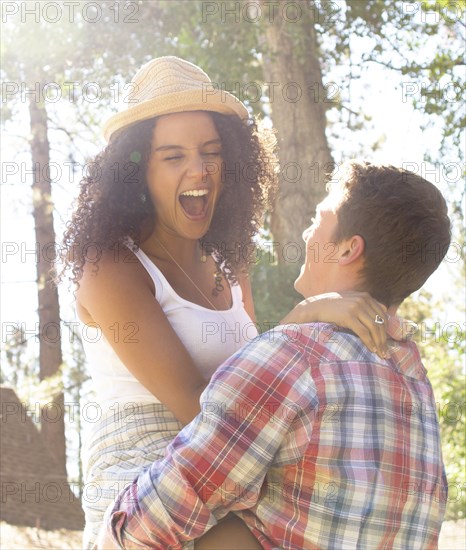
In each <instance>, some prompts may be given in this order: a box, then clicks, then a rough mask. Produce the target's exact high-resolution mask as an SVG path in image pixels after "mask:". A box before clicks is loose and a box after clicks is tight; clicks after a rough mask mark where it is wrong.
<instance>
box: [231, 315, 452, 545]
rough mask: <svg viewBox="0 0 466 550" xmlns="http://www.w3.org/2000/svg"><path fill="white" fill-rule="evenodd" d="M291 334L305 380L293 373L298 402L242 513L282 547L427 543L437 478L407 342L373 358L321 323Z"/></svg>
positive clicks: (434, 442)
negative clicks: (256, 496)
mask: <svg viewBox="0 0 466 550" xmlns="http://www.w3.org/2000/svg"><path fill="white" fill-rule="evenodd" d="M299 328H300V330H299V332H296V331H294V332H293V331H291V332H288V335H289V340H290V341H289V342H288V343H287V346H291V347H296V349H297V350H299V353H300V354H302V359H300V360H299V363H300V369H299V370H301V369H302V368H304V369H307V372H308V375H309V376H308V377H305V376H302V375H301V376H298V377H297V379H296V381H295V389H298V388H299V389H298V392H299V393H301V394H302V395H303V396H304V398H305V402H306V403H307V406H305V407H302V406H300V411H299V414H298V415H297V417H296V418H295V419H294V421H293V422H292V424H291V426H290V430H289V433H288V434H287V436H286V437H285V438H284V440H283V445H282V446H281V447H280V448H279V449H278V452H277V453H276V455H275V458H274V460H273V463H272V466H271V467H270V468H269V470H268V472H267V475H266V477H265V484H264V487H263V489H262V496H261V498H260V500H259V502H258V503H257V505H256V506H255V507H253V508H251V509H249V510H246V511H244V512H242V513H241V517H242V518H243V519H244V520H245V521H246V522H247V523H248V524H249V525H253V524H254V522H255V521H257V520H258V521H259V522H263V524H266V525H267V526H268V528H269V529H270V533H267V537H268V538H269V540H270V542H271V543H272V544H277V543H278V544H279V546H280V547H283V548H306V549H307V548H313V547H317V548H332V549H336V548H371V549H372V548H379V547H380V548H410V549H413V548H431V547H435V546H436V542H437V538H438V534H439V531H440V527H441V521H442V518H443V515H444V508H445V501H446V479H445V476H444V469H443V463H442V459H441V456H442V454H441V448H440V436H439V428H438V422H437V418H436V412H435V399H434V396H433V393H432V388H431V385H430V382H429V381H428V379H427V376H426V371H425V369H424V367H423V366H422V364H421V362H420V358H419V354H418V351H417V348H416V346H415V344H413V343H411V342H393V345H392V346H391V357H390V358H389V359H388V360H386V361H382V360H381V359H380V358H378V357H377V356H376V355H375V354H373V353H371V352H370V351H369V350H367V348H366V347H365V346H363V345H362V344H361V341H360V340H359V339H358V338H357V337H356V336H353V335H351V334H346V333H343V332H333V330H332V327H331V326H330V325H325V324H311V325H301V326H300V327H299ZM278 330H279V331H281V329H278ZM285 334H286V333H285ZM279 337H283V336H279ZM305 363H307V366H305ZM306 386H307V387H306ZM297 403H298V401H297ZM300 404H301V400H300ZM255 518H257V520H256V519H255ZM255 534H257V536H258V537H259V538H260V536H259V533H258V532H256V533H255ZM285 541H289V543H288V545H287V544H286V543H285ZM262 542H263V543H264V546H265V547H267V544H266V543H265V540H262Z"/></svg>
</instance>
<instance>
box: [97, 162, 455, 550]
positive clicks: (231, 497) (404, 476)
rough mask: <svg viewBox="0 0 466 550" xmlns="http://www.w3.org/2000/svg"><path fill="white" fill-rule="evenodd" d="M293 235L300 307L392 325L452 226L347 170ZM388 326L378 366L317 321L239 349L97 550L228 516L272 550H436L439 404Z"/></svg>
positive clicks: (421, 183)
mask: <svg viewBox="0 0 466 550" xmlns="http://www.w3.org/2000/svg"><path fill="white" fill-rule="evenodd" d="M303 237H304V239H305V241H306V260H305V264H304V265H303V267H302V269H301V273H300V275H299V277H298V278H297V280H296V282H295V288H296V289H297V290H298V291H299V292H300V293H301V294H302V295H303V296H304V297H309V296H313V295H315V294H318V293H324V292H339V291H343V290H365V291H367V292H369V293H370V294H371V295H372V296H373V297H375V298H376V299H377V300H379V301H380V302H382V303H383V304H385V305H386V306H387V307H388V314H389V315H390V316H391V318H392V319H393V316H394V315H395V312H396V310H397V307H398V306H399V304H400V303H401V302H402V301H403V300H404V299H405V298H406V297H407V296H408V295H409V294H411V293H412V292H414V291H415V290H417V289H418V288H420V287H421V286H422V285H423V284H424V282H425V280H426V279H427V278H428V277H429V275H430V274H431V273H432V272H433V271H434V270H435V269H436V268H437V267H438V265H439V264H440V262H441V260H442V258H443V256H444V255H445V253H446V251H447V247H448V245H449V242H450V222H449V219H448V216H447V207H446V204H445V201H444V199H443V197H442V196H441V194H440V192H439V191H438V190H437V189H436V188H435V187H434V186H433V185H432V184H430V183H429V182H427V181H426V180H424V179H422V178H420V177H419V176H416V175H414V174H411V173H409V172H403V171H401V170H399V169H396V168H393V167H390V166H385V167H383V166H382V167H381V166H374V165H371V164H368V163H356V162H352V163H349V164H348V165H347V166H346V168H345V171H344V174H343V176H342V177H341V178H340V179H339V180H338V181H337V182H334V183H333V184H332V185H331V187H330V191H329V194H328V196H327V198H326V199H325V200H324V201H323V202H322V203H320V204H319V205H318V207H317V214H316V218H315V219H314V220H313V221H312V225H311V226H310V227H309V228H308V229H306V231H305V232H304V234H303ZM374 322H375V323H382V322H384V319H383V318H381V317H379V316H378V315H376V316H375V317H374ZM390 330H391V328H390V323H389V326H388V331H389V335H390V336H391V337H392V339H391V340H390V357H388V358H387V359H385V360H383V359H380V358H379V357H378V356H377V355H376V354H374V353H372V352H370V351H369V350H368V349H366V348H365V346H364V345H363V344H362V343H361V341H360V340H359V339H358V338H357V337H356V336H355V335H353V334H352V333H348V331H340V330H339V329H335V328H334V327H333V330H332V327H331V326H330V325H325V324H320V323H312V324H303V325H297V326H293V327H286V326H283V327H277V328H275V329H274V330H273V331H271V332H269V333H265V334H263V335H262V336H261V337H260V338H259V339H258V340H257V341H255V342H252V343H250V344H249V345H247V346H245V347H244V348H243V349H242V350H241V351H239V352H238V353H237V354H235V355H234V356H233V357H231V358H230V359H229V360H227V361H226V362H225V363H224V364H223V365H222V366H221V367H220V368H219V369H218V371H217V372H216V373H215V375H214V377H213V378H212V380H211V382H210V384H209V386H208V387H207V388H206V390H205V392H204V393H203V395H202V398H201V410H202V413H201V414H200V415H198V416H197V417H196V418H195V419H194V420H193V422H192V423H191V424H189V425H188V426H186V427H185V428H184V429H183V430H182V431H181V432H180V434H179V435H178V437H177V438H176V439H175V440H174V442H173V443H172V444H171V445H170V446H169V448H168V450H167V454H166V457H165V458H164V460H162V461H158V462H154V463H153V465H152V466H151V467H150V468H149V469H148V470H146V471H145V472H144V473H142V474H141V475H140V476H139V478H138V479H137V480H136V481H135V482H134V483H133V484H132V485H131V486H130V487H129V488H127V489H126V490H125V491H123V492H122V493H121V494H120V496H119V498H118V499H117V501H116V504H115V506H114V508H113V510H109V511H108V513H107V531H106V534H105V537H106V539H105V542H104V543H103V546H104V547H105V548H107V547H109V546H111V545H113V546H114V547H118V548H121V547H123V548H180V547H181V545H182V544H184V543H187V542H188V541H192V540H194V539H196V538H198V537H201V536H202V535H203V534H204V533H206V532H207V531H208V530H209V529H210V528H211V527H213V526H214V525H215V524H216V523H217V522H218V521H219V520H220V519H222V518H223V517H225V516H226V515H227V514H228V513H229V512H231V511H233V512H235V513H236V514H237V515H238V516H239V517H240V518H241V519H242V520H243V521H244V522H245V523H246V525H247V526H248V527H249V529H250V530H251V532H252V533H253V535H254V536H255V537H256V538H257V539H258V541H259V542H260V543H261V544H262V546H263V547H264V548H268V549H271V548H276V547H279V548H286V549H314V548H328V549H331V550H335V549H338V548H366V549H370V550H372V549H374V548H400V549H408V548H409V549H410V550H412V549H415V548H435V547H436V546H437V539H438V535H439V531H440V526H441V522H442V518H443V514H444V508H445V501H446V479H445V473H444V467H443V463H442V456H441V448H440V437H439V428H438V422H437V419H436V416H435V399H434V396H433V393H432V388H431V385H430V383H429V381H428V378H427V376H426V370H425V368H424V367H423V365H422V364H421V361H420V358H419V354H418V351H417V349H416V346H415V345H414V344H413V343H411V342H409V341H407V339H406V334H405V335H404V336H405V338H402V336H403V335H402V334H397V335H396V334H393V333H390ZM399 332H401V331H399ZM429 413H430V414H429ZM102 540H103V539H102Z"/></svg>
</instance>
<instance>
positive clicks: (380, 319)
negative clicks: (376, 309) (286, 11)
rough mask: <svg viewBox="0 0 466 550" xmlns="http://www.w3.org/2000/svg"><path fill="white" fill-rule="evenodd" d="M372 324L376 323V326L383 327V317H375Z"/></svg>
mask: <svg viewBox="0 0 466 550" xmlns="http://www.w3.org/2000/svg"><path fill="white" fill-rule="evenodd" d="M374 323H376V324H377V325H383V324H384V323H385V320H384V319H383V317H380V315H376V316H375V319H374Z"/></svg>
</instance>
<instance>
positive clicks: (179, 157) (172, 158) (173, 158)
mask: <svg viewBox="0 0 466 550" xmlns="http://www.w3.org/2000/svg"><path fill="white" fill-rule="evenodd" d="M181 158H183V157H182V156H181V155H176V156H174V157H165V158H164V160H178V159H181Z"/></svg>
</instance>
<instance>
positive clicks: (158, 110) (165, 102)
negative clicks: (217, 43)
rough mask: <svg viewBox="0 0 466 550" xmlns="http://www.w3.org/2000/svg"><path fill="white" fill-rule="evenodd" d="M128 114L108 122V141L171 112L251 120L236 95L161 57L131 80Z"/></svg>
mask: <svg viewBox="0 0 466 550" xmlns="http://www.w3.org/2000/svg"><path fill="white" fill-rule="evenodd" d="M131 83H132V84H134V86H131V92H130V94H129V96H128V107H127V109H126V111H123V112H121V113H117V114H116V115H113V116H112V117H110V118H109V119H108V120H107V122H105V124H104V127H103V132H104V136H105V139H106V140H107V141H109V140H110V137H111V136H112V135H113V134H114V133H115V132H116V131H117V130H120V129H121V128H125V127H127V126H129V125H131V124H134V123H136V122H139V121H141V120H146V119H148V118H152V117H155V116H160V115H167V114H169V113H179V112H183V111H215V112H216V113H222V114H224V115H237V116H239V117H240V118H241V119H247V118H248V116H249V113H248V110H247V109H246V107H245V106H244V105H243V104H242V103H241V101H240V100H239V99H237V98H236V97H235V96H233V95H232V94H230V93H228V92H226V91H225V90H218V89H216V88H215V87H214V85H213V84H212V81H211V80H210V78H209V77H208V76H207V74H206V73H205V72H204V71H203V70H202V69H200V68H199V67H197V66H196V65H193V64H192V63H189V61H185V60H184V59H180V58H179V57H175V56H165V57H157V58H156V59H152V60H151V61H149V62H148V63H146V64H145V65H143V66H142V67H141V68H140V69H139V71H138V72H137V73H136V74H135V76H134V78H133V80H132V81H131Z"/></svg>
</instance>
